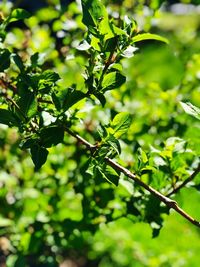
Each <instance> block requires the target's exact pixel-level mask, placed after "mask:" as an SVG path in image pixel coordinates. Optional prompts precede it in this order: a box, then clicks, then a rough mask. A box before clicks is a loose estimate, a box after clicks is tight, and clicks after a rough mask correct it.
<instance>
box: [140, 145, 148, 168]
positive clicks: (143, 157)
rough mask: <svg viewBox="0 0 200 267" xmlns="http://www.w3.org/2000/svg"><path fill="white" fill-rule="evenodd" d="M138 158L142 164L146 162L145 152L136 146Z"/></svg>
mask: <svg viewBox="0 0 200 267" xmlns="http://www.w3.org/2000/svg"><path fill="white" fill-rule="evenodd" d="M138 153H139V158H140V160H141V162H142V163H143V164H146V163H147V162H148V158H147V154H146V153H145V151H143V150H142V148H141V147H139V148H138Z"/></svg>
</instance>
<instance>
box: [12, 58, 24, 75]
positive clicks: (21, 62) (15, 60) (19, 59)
mask: <svg viewBox="0 0 200 267" xmlns="http://www.w3.org/2000/svg"><path fill="white" fill-rule="evenodd" d="M12 57H13V60H14V62H15V64H16V65H17V67H18V68H19V70H20V71H23V70H24V64H23V61H22V59H21V57H20V56H19V55H17V54H13V56H12Z"/></svg>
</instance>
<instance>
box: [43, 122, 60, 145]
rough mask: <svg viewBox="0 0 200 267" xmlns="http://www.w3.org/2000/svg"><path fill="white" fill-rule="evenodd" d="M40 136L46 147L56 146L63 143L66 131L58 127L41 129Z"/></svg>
mask: <svg viewBox="0 0 200 267" xmlns="http://www.w3.org/2000/svg"><path fill="white" fill-rule="evenodd" d="M39 135H40V138H41V142H42V145H43V146H44V147H51V146H56V145H57V144H59V143H62V141H63V138H64V129H63V128H61V127H59V126H57V125H53V126H48V127H45V128H43V129H41V131H40V134H39Z"/></svg>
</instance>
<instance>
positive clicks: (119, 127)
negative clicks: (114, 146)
mask: <svg viewBox="0 0 200 267" xmlns="http://www.w3.org/2000/svg"><path fill="white" fill-rule="evenodd" d="M131 122H132V119H131V116H130V114H129V113H128V112H121V113H119V114H117V115H116V116H115V117H114V119H113V121H112V122H111V127H112V129H113V131H112V134H113V135H114V137H115V138H119V137H120V136H121V135H122V134H124V133H126V132H127V130H128V128H129V127H130V125H131Z"/></svg>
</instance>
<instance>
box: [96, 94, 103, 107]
mask: <svg viewBox="0 0 200 267" xmlns="http://www.w3.org/2000/svg"><path fill="white" fill-rule="evenodd" d="M94 95H95V96H96V98H97V99H98V100H99V101H100V103H101V105H102V107H104V106H105V104H106V98H105V96H104V94H102V93H100V92H94Z"/></svg>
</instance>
